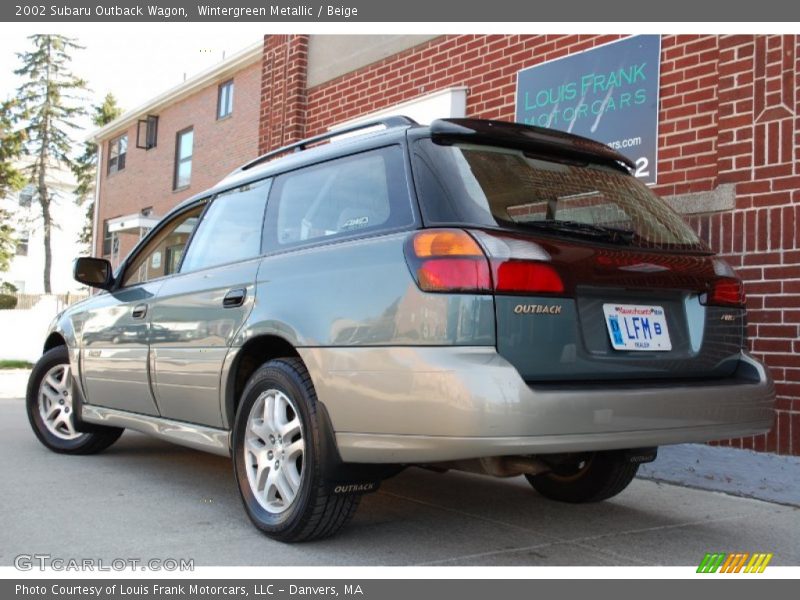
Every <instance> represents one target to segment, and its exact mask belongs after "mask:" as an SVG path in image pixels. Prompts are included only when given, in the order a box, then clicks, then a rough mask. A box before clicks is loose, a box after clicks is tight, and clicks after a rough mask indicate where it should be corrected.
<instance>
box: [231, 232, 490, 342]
mask: <svg viewBox="0 0 800 600" xmlns="http://www.w3.org/2000/svg"><path fill="white" fill-rule="evenodd" d="M408 235H409V233H408V232H401V233H391V234H386V235H378V236H374V237H369V238H363V239H357V240H346V241H339V242H335V243H330V244H324V245H319V246H315V247H312V248H306V249H302V250H296V251H290V252H285V253H282V254H274V255H271V256H267V257H265V258H264V259H263V261H262V263H261V267H260V269H259V272H258V278H257V283H256V303H255V307H254V309H253V312H252V314H251V315H250V319H249V320H248V323H247V324H246V326H245V327H244V328H243V330H242V332H241V339H240V340H237V341H238V342H240V343H244V342H246V341H247V339H250V338H252V337H255V336H258V335H277V336H279V337H282V338H284V339H286V341H288V342H289V343H291V344H292V345H293V346H295V347H341V346H376V345H384V346H385V345H405V346H418V345H425V346H428V345H463V346H476V345H494V343H495V331H494V303H493V300H492V297H491V296H488V295H487V296H477V295H467V294H464V295H459V294H450V295H437V294H424V293H422V292H421V291H420V290H419V288H418V287H417V285H416V283H415V282H414V280H413V279H412V277H411V273H410V271H409V269H408V266H407V264H406V261H405V257H404V254H403V244H404V242H405V240H406V238H407V236H408ZM236 345H239V344H236Z"/></svg>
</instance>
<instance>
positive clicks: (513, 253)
mask: <svg viewBox="0 0 800 600" xmlns="http://www.w3.org/2000/svg"><path fill="white" fill-rule="evenodd" d="M473 235H474V237H473ZM473 235H470V234H469V233H467V232H466V231H463V230H461V229H428V230H425V231H420V232H417V233H415V234H413V235H411V237H410V238H409V240H408V242H407V243H406V247H405V254H406V262H407V263H408V266H409V269H410V270H411V274H412V275H413V276H414V279H415V280H416V282H417V285H418V286H419V288H420V289H421V290H422V291H424V292H449V293H458V292H463V293H477V294H489V293H492V292H496V293H500V294H562V293H563V292H564V282H563V281H562V279H561V276H560V275H559V274H558V271H556V269H555V268H553V266H552V265H550V264H548V262H547V261H549V259H550V256H549V255H548V254H547V252H546V251H545V250H544V249H542V248H541V247H540V246H538V245H537V244H535V243H532V242H523V241H521V240H516V239H512V238H501V237H497V236H493V235H489V234H487V233H484V232H480V231H476V232H473Z"/></svg>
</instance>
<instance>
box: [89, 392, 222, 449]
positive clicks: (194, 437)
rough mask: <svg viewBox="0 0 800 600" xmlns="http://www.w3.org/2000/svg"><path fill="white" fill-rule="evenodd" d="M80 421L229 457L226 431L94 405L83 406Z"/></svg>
mask: <svg viewBox="0 0 800 600" xmlns="http://www.w3.org/2000/svg"><path fill="white" fill-rule="evenodd" d="M81 419H82V420H83V421H85V422H87V423H93V424H95V425H109V426H112V427H124V428H126V429H133V430H135V431H140V432H141V433H145V434H147V435H152V436H154V437H157V438H161V439H163V440H166V441H168V442H172V443H174V444H180V445H181V446H188V447H189V448H194V449H195V450H202V451H204V452H210V453H212V454H217V455H219V456H230V434H229V433H228V431H226V430H224V429H214V428H212V427H205V426H203V425H193V424H191V423H184V422H181V421H171V420H169V419H162V418H161V417H153V416H150V415H141V414H137V413H131V412H125V411H123V410H116V409H114V408H104V407H102V406H92V405H91V404H84V405H82V406H81Z"/></svg>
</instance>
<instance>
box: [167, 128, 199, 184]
mask: <svg viewBox="0 0 800 600" xmlns="http://www.w3.org/2000/svg"><path fill="white" fill-rule="evenodd" d="M193 145H194V130H193V129H192V128H191V127H189V128H187V129H184V130H183V131H179V132H178V134H177V136H176V141H175V177H174V181H173V183H172V189H175V190H179V189H182V188H185V187H188V186H189V183H190V182H191V180H192V146H193Z"/></svg>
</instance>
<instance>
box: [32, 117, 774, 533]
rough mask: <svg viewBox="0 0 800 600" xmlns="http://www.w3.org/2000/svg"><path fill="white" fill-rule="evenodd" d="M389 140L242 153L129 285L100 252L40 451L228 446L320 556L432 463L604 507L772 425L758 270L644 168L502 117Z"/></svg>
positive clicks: (88, 271)
mask: <svg viewBox="0 0 800 600" xmlns="http://www.w3.org/2000/svg"><path fill="white" fill-rule="evenodd" d="M370 125H371V126H372V130H368V131H361V132H360V133H361V135H351V136H350V137H346V138H344V139H340V140H338V141H334V142H332V143H328V144H321V143H320V142H322V141H324V140H325V139H327V138H330V137H332V136H333V135H338V134H341V133H342V131H341V130H340V131H337V132H334V133H332V134H327V135H322V136H317V137H316V138H310V139H308V140H304V141H303V142H299V143H297V144H294V145H292V146H289V147H286V148H282V149H281V150H279V151H277V152H274V153H270V154H267V155H265V156H262V157H260V158H258V159H256V160H254V161H253V162H251V163H249V164H246V165H244V166H243V167H242V168H240V169H238V170H237V171H235V172H234V173H232V174H231V175H230V176H228V177H227V178H226V179H224V180H223V181H222V182H221V183H219V184H218V185H216V186H215V187H213V188H212V189H210V190H208V191H206V192H203V193H202V194H199V195H197V196H195V197H194V198H191V199H189V200H187V201H185V202H183V203H182V204H180V205H179V206H178V207H176V208H175V209H174V210H173V211H171V212H170V213H169V214H168V215H167V216H166V217H165V218H164V219H163V220H162V221H161V222H160V223H159V224H158V225H157V226H156V227H155V228H154V229H153V230H152V231H151V232H150V233H149V235H147V236H146V237H145V238H144V239H143V240H142V241H141V242H140V243H139V245H138V246H137V247H136V248H135V249H134V250H133V252H131V254H130V255H129V256H128V257H127V259H126V260H125V261H123V263H122V264H121V265H120V267H119V268H118V269H117V271H116V272H114V273H112V270H111V266H110V264H109V263H108V262H107V261H105V260H101V259H97V258H80V259H78V260H77V261H76V263H75V277H76V279H77V280H78V281H80V282H83V283H85V284H88V285H91V286H95V287H98V288H102V289H103V290H106V292H105V293H101V294H99V295H97V296H95V297H93V298H91V299H89V300H87V301H84V302H82V303H80V304H77V305H75V306H72V307H70V308H69V309H67V310H66V311H65V312H64V313H63V314H61V315H60V316H59V317H58V318H57V319H56V320H55V322H54V323H53V325H52V327H51V330H50V333H49V336H48V337H47V340H46V342H45V345H44V350H45V352H44V355H43V356H42V358H41V360H40V361H39V362H38V364H37V365H36V367H35V368H34V370H33V373H32V375H31V378H30V383H29V386H28V396H27V406H28V415H29V418H30V422H31V424H32V426H33V429H34V432H35V433H36V435H37V436H38V438H39V439H40V440H41V441H42V443H44V445H45V446H47V447H48V448H50V449H52V450H55V451H56V452H63V453H68V454H87V453H93V452H98V451H100V450H103V449H104V448H106V447H108V446H109V445H110V444H112V443H113V442H114V441H115V440H116V439H117V438H119V436H120V434H121V433H122V431H123V429H124V428H130V429H134V430H138V431H142V432H145V433H149V434H153V435H156V436H159V437H161V438H166V439H168V440H171V441H173V442H176V443H179V444H185V445H188V446H191V447H194V448H198V449H201V450H207V451H210V452H215V453H218V454H222V455H226V456H228V455H230V456H232V457H233V465H234V471H235V475H236V481H237V483H238V486H239V490H240V492H241V496H242V500H243V502H244V506H245V509H246V511H247V514H248V515H249V517H250V518H251V519H252V521H253V523H254V524H255V525H256V526H257V527H258V528H259V529H261V530H262V531H264V532H266V533H267V534H269V535H270V536H272V537H274V538H276V539H279V540H284V541H300V540H308V539H314V538H320V537H323V536H327V535H330V534H333V533H334V532H336V531H337V530H339V529H340V528H341V527H342V526H343V525H344V524H345V523H346V522H347V521H348V520H349V519H350V517H351V516H352V515H353V513H354V511H355V509H356V506H357V504H358V502H359V499H360V496H361V494H363V493H365V492H369V491H373V490H375V489H376V488H377V486H378V484H379V482H380V481H381V480H382V479H385V478H386V477H389V476H391V475H394V474H395V473H397V472H398V471H400V470H401V469H402V468H403V467H405V466H408V465H422V466H428V467H431V468H435V469H442V470H444V469H449V468H453V469H466V470H473V471H479V472H483V473H488V474H491V475H495V476H501V477H503V476H514V475H522V474H524V475H525V477H527V479H528V481H530V483H531V485H532V486H533V487H534V488H535V489H536V490H537V491H538V492H539V493H540V494H542V495H544V496H546V497H548V498H552V499H555V500H561V501H566V502H593V501H599V500H604V499H606V498H609V497H611V496H614V495H615V494H618V493H619V492H620V491H622V490H623V489H624V488H625V487H626V486H627V485H628V484H629V483H630V481H631V480H632V478H633V477H634V474H635V473H636V470H637V468H638V465H639V464H640V463H642V462H647V461H650V460H652V459H653V458H654V457H655V454H656V447H657V446H659V445H663V444H674V443H679V442H697V441H706V440H712V439H719V438H729V437H737V436H742V435H750V434H755V433H760V432H764V431H766V430H768V429H769V427H770V426H771V424H772V420H773V402H774V386H773V383H772V381H771V379H770V377H769V375H768V373H767V371H766V370H765V368H764V367H763V366H762V365H761V364H760V363H759V362H757V361H756V360H754V359H753V358H752V357H751V356H750V355H749V354H748V353H747V352H746V351H745V309H744V304H745V299H744V294H743V289H742V283H741V281H740V280H739V279H738V278H737V277H736V275H735V274H734V272H733V271H732V270H731V268H730V267H729V266H728V265H726V264H725V263H724V262H723V261H722V260H719V259H718V258H715V256H714V255H713V254H712V252H710V251H709V249H708V248H707V247H706V246H705V245H704V244H703V243H702V242H701V241H700V240H699V239H698V238H697V237H696V236H695V234H694V233H693V232H692V231H691V230H690V229H689V228H688V227H687V226H686V225H685V224H684V223H683V221H682V220H681V219H680V217H678V216H677V215H676V214H675V213H673V212H672V210H670V208H669V207H668V206H667V205H666V204H665V203H664V202H663V201H662V200H660V199H659V198H658V197H656V196H655V195H654V194H653V193H652V192H651V191H650V190H649V189H648V188H647V187H645V186H644V185H642V184H641V183H639V182H638V181H637V180H636V179H635V178H634V177H633V176H632V175H631V172H630V170H629V169H630V168H631V167H632V166H633V165H632V164H631V163H630V161H629V160H628V159H627V158H625V157H623V156H622V155H620V154H618V153H617V152H615V151H613V150H611V149H609V148H608V147H606V146H604V145H602V144H600V143H597V142H593V141H591V140H588V139H584V138H580V137H576V136H573V135H568V134H564V133H559V132H555V131H550V130H546V129H539V128H534V127H527V126H523V125H518V124H511V123H502V122H497V121H479V120H469V119H448V120H439V121H435V122H434V123H433V124H432V125H430V126H419V125H417V124H416V123H414V122H413V121H411V120H410V119H406V118H404V117H393V118H390V119H386V120H384V121H382V122H381V125H383V127H384V129H383V130H381V131H375V123H372V124H370ZM366 127H368V125H360V126H357V127H353V128H350V129H351V130H353V131H355V130H358V129H364V128H366ZM289 150H295V152H294V153H291V154H289V153H288V151H289ZM299 150H304V151H302V152H300V151H299ZM279 154H283V155H285V156H283V157H282V158H279V159H277V160H271V161H270V160H269V159H272V158H275V157H276V156H278V155H279Z"/></svg>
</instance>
